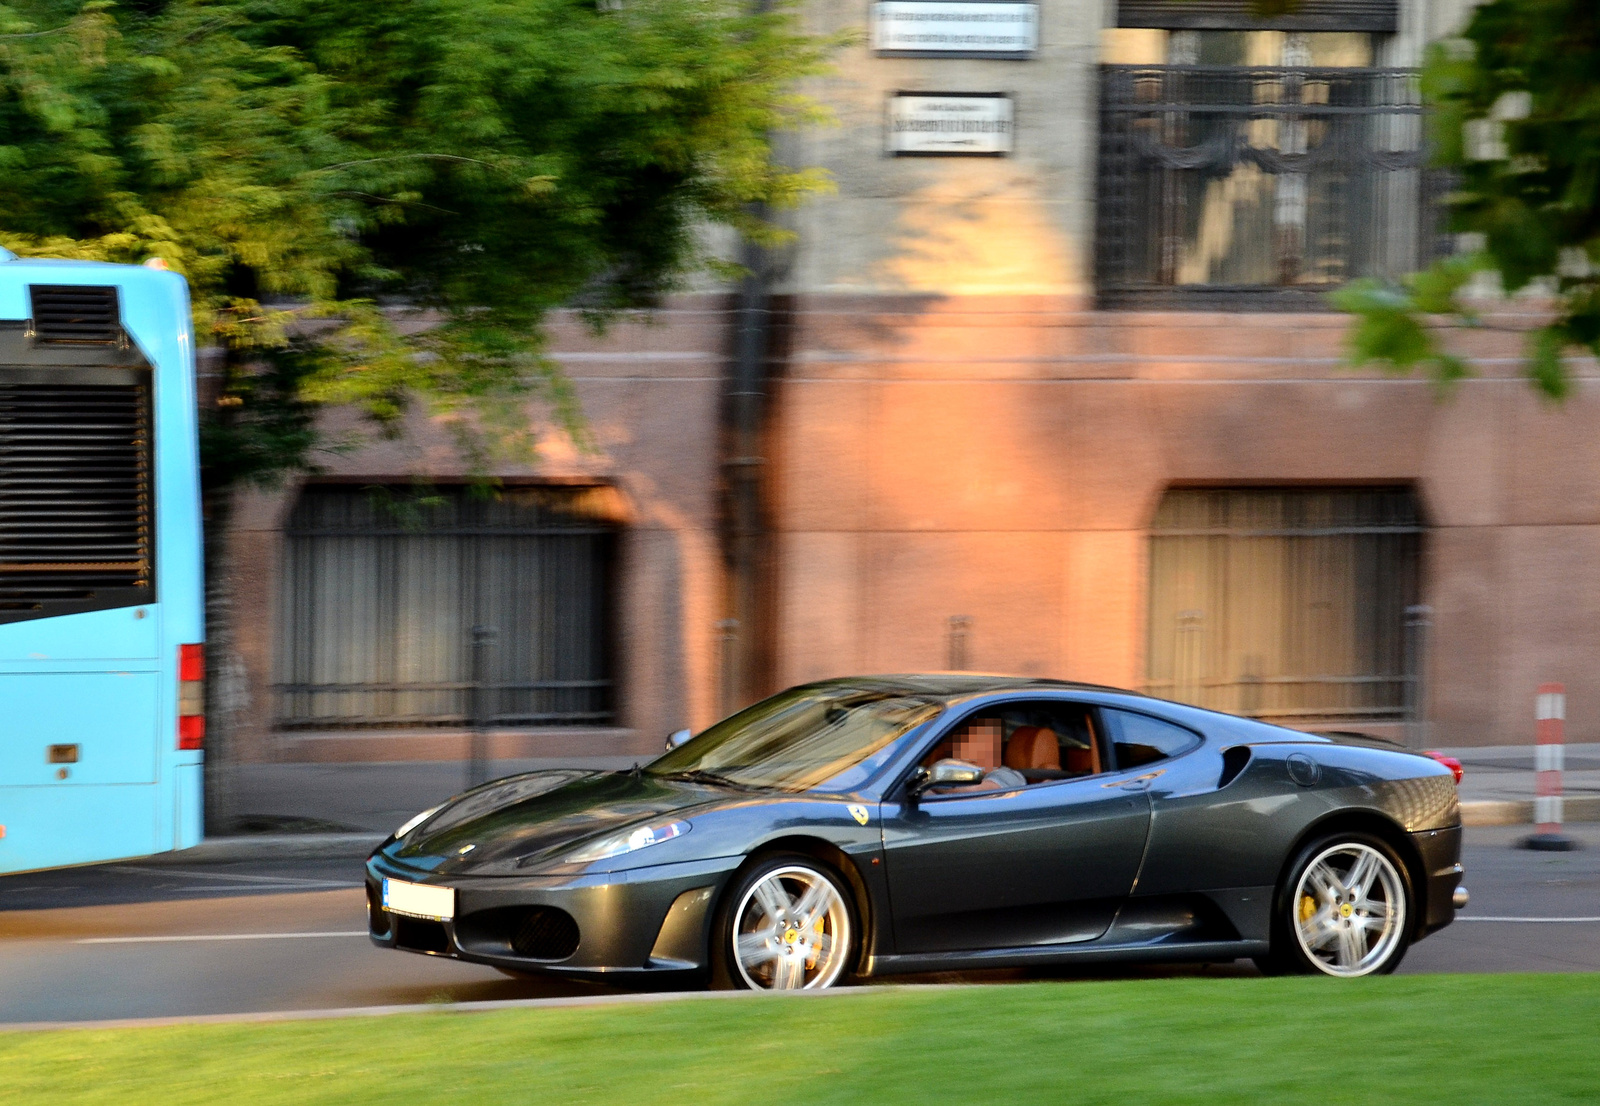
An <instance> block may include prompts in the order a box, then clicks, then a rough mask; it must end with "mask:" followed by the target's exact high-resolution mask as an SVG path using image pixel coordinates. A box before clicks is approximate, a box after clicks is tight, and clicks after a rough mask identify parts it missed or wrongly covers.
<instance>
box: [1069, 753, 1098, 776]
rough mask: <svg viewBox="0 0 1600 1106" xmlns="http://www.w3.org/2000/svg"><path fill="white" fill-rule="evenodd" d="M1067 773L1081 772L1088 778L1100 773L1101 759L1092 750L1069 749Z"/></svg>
mask: <svg viewBox="0 0 1600 1106" xmlns="http://www.w3.org/2000/svg"><path fill="white" fill-rule="evenodd" d="M1067 771H1068V772H1079V773H1082V774H1083V775H1086V776H1087V775H1090V774H1091V773H1094V772H1098V771H1100V758H1099V757H1097V756H1095V752H1094V750H1093V749H1092V748H1091V749H1079V748H1076V747H1073V748H1069V749H1068V750H1067Z"/></svg>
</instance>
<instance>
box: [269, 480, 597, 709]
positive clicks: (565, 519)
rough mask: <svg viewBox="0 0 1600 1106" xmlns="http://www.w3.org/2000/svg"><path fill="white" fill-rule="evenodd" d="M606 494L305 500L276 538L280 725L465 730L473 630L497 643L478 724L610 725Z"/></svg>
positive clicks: (334, 495)
mask: <svg viewBox="0 0 1600 1106" xmlns="http://www.w3.org/2000/svg"><path fill="white" fill-rule="evenodd" d="M606 491H607V490H606V489H582V488H580V489H564V488H520V489H518V488H511V489H502V490H501V492H500V493H499V495H498V497H497V498H494V499H488V500H485V499H481V498H477V497H475V496H473V495H472V493H471V492H470V490H468V489H464V488H459V487H458V488H440V489H437V490H436V491H434V492H432V493H429V494H426V495H421V496H419V495H418V493H417V492H416V491H415V490H414V489H410V488H377V489H373V488H363V487H353V486H338V485H320V486H319V485H311V486H308V487H306V488H305V489H304V490H303V491H302V493H301V496H300V499H299V502H298V503H297V504H296V506H295V509H294V513H293V514H292V516H291V517H290V520H289V526H288V529H287V533H286V535H285V557H284V563H283V575H282V577H281V580H282V584H281V585H280V593H279V594H280V612H281V613H280V617H279V621H278V626H279V637H278V645H277V649H278V660H277V666H278V677H277V678H278V680H279V681H280V682H279V683H278V684H277V685H276V691H277V719H278V724H279V725H281V726H285V727H301V728H304V727H313V726H321V727H329V726H334V727H354V726H371V725H384V726H404V725H420V726H427V725H463V724H465V723H466V722H468V721H469V720H470V718H471V712H472V705H473V697H472V687H473V684H472V679H473V669H472V648H471V640H472V630H473V627H475V626H482V627H493V628H494V629H495V630H496V631H497V632H496V635H495V637H494V642H493V644H492V645H490V646H489V647H488V648H487V649H486V650H485V653H484V658H483V659H484V664H485V669H486V671H485V672H484V684H483V686H484V693H483V697H482V699H481V700H480V709H481V710H482V712H483V714H484V716H485V720H486V721H489V722H492V723H493V724H495V725H561V724H599V723H606V722H609V721H610V720H611V718H612V711H613V707H612V700H613V696H612V678H611V664H612V658H611V644H610V643H611V633H610V618H611V614H610V603H611V588H612V557H613V549H614V546H615V527H614V525H613V524H612V523H611V521H609V518H610V516H609V515H608V514H607V512H606V510H605V509H604V503H603V502H599V501H600V500H603V499H605V496H604V495H597V494H596V493H605V492H606Z"/></svg>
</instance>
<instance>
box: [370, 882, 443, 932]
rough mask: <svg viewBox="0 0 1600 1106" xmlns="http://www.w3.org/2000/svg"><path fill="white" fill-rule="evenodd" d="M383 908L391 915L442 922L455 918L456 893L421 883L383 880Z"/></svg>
mask: <svg viewBox="0 0 1600 1106" xmlns="http://www.w3.org/2000/svg"><path fill="white" fill-rule="evenodd" d="M383 908H384V909H385V910H387V911H389V912H390V913H391V914H407V915H409V916H411V917H413V918H434V919H437V920H438V921H441V922H443V921H447V920H449V919H451V918H454V917H455V916H456V892H455V888H453V887H429V886H427V885H426V884H421V883H406V882H405V881H404V880H399V879H385V880H384V881H383Z"/></svg>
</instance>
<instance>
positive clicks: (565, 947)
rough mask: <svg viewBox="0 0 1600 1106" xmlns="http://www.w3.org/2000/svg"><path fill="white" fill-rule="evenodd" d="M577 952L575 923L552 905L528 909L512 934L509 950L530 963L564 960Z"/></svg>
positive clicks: (568, 915) (576, 927)
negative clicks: (531, 961)
mask: <svg viewBox="0 0 1600 1106" xmlns="http://www.w3.org/2000/svg"><path fill="white" fill-rule="evenodd" d="M577 950H578V923H577V922H575V921H573V920H572V915H571V914H568V913H567V912H566V911H565V910H561V909H559V908H557V907H554V906H535V907H533V908H531V909H530V910H528V912H527V913H525V914H524V915H523V916H522V918H521V919H520V920H519V921H518V922H517V925H516V928H515V929H513V930H512V932H511V951H513V952H515V953H516V954H517V955H518V956H526V957H527V958H528V959H530V960H565V959H566V958H567V957H569V956H571V955H572V954H573V953H574V952H576V951H577Z"/></svg>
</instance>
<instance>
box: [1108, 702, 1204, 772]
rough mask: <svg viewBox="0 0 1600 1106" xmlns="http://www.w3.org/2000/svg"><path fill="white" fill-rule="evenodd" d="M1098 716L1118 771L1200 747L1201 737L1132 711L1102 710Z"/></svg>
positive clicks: (1169, 723)
mask: <svg viewBox="0 0 1600 1106" xmlns="http://www.w3.org/2000/svg"><path fill="white" fill-rule="evenodd" d="M1100 715H1101V717H1102V718H1104V719H1105V721H1106V726H1107V728H1108V729H1109V730H1110V731H1111V743H1112V747H1113V748H1114V749H1115V750H1116V753H1117V767H1118V768H1137V767H1139V766H1140V765H1141V764H1153V763H1155V762H1156V761H1158V760H1166V759H1167V758H1168V757H1175V756H1177V755H1178V754H1179V753H1185V752H1188V751H1189V750H1190V749H1192V748H1194V747H1195V746H1196V745H1198V744H1200V735H1199V734H1197V733H1195V732H1194V731H1193V730H1188V729H1185V728H1184V727H1182V726H1179V725H1175V724H1174V723H1171V722H1163V721H1162V720H1161V719H1159V718H1152V717H1150V716H1149V715H1148V714H1135V713H1134V712H1133V711H1131V710H1110V709H1102V710H1101V711H1100Z"/></svg>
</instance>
